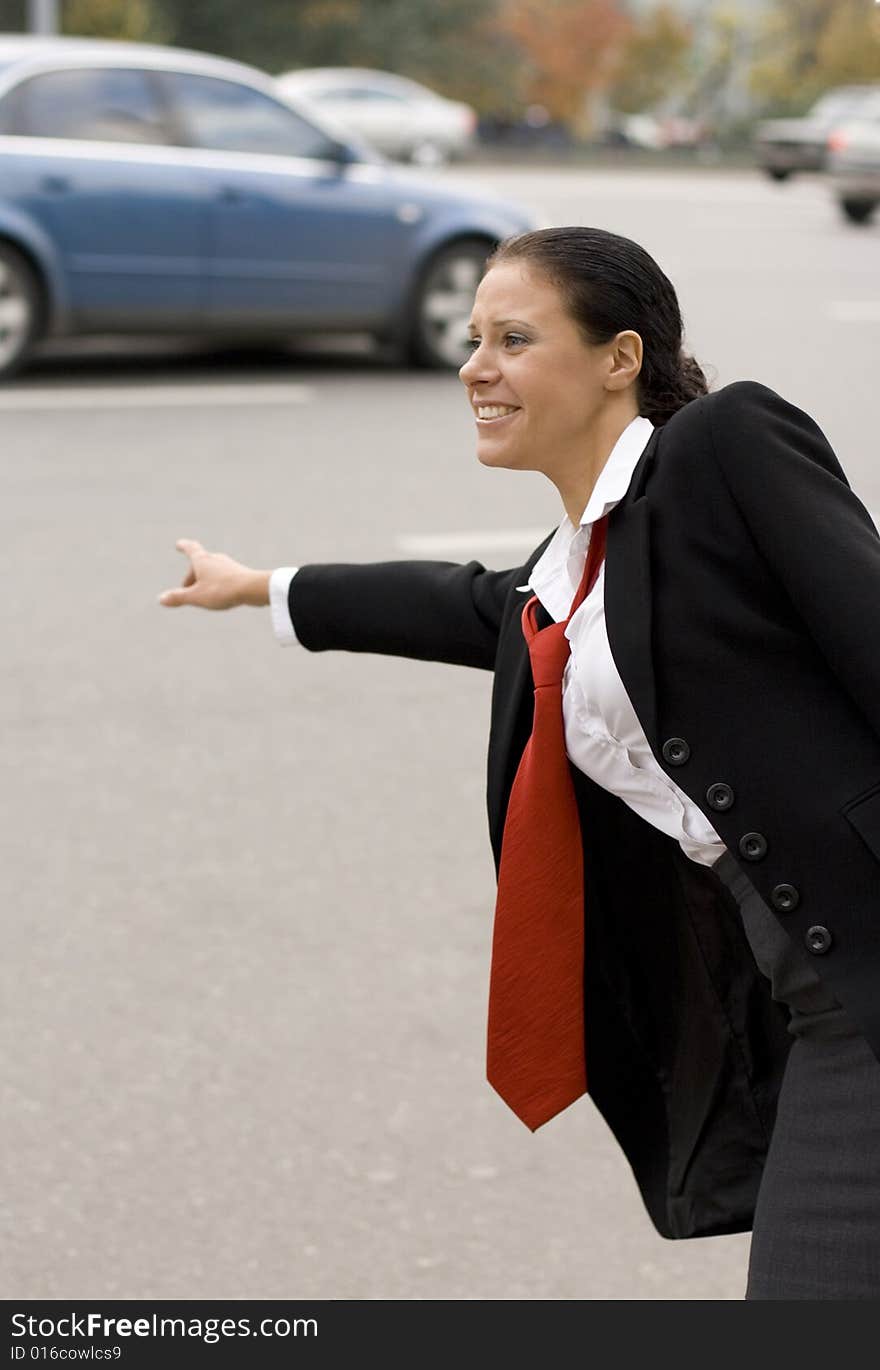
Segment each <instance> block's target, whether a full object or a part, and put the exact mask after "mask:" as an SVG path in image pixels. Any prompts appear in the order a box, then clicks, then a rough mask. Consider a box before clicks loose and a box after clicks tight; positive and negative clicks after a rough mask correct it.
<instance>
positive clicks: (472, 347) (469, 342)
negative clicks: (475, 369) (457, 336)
mask: <svg viewBox="0 0 880 1370" xmlns="http://www.w3.org/2000/svg"><path fill="white" fill-rule="evenodd" d="M464 345H465V347H466V348H467V350H468V352H476V350H477V348H478V347H479V345H480V339H479V338H467V339H466V340H465V344H464Z"/></svg>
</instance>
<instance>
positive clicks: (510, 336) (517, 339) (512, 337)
mask: <svg viewBox="0 0 880 1370" xmlns="http://www.w3.org/2000/svg"><path fill="white" fill-rule="evenodd" d="M504 341H505V342H506V343H510V345H511V346H512V347H520V346H521V345H522V344H523V343H527V342H528V338H524V337H523V335H522V333H505V335H504Z"/></svg>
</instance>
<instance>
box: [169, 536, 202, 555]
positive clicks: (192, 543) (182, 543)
mask: <svg viewBox="0 0 880 1370" xmlns="http://www.w3.org/2000/svg"><path fill="white" fill-rule="evenodd" d="M174 545H175V547H176V548H177V550H178V552H185V553H186V555H187V556H188V557H191V556H196V555H197V554H198V553H199V552H204V550H205V549H204V547H203V546H202V544H201V543H200V542H196V540H195V538H178V539H177V542H176V543H175V544H174Z"/></svg>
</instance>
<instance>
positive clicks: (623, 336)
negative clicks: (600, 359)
mask: <svg viewBox="0 0 880 1370" xmlns="http://www.w3.org/2000/svg"><path fill="white" fill-rule="evenodd" d="M641 369H642V340H641V337H640V336H639V334H638V333H634V332H633V331H632V329H627V330H626V331H625V332H624V333H618V334H617V336H616V337H615V338H614V339H613V340H612V342H611V343H610V344H609V353H608V374H607V376H606V377H605V389H606V390H625V389H626V388H627V386H628V385H633V384H634V383H635V381H636V378H637V377H638V374H639V372H640V371H641Z"/></svg>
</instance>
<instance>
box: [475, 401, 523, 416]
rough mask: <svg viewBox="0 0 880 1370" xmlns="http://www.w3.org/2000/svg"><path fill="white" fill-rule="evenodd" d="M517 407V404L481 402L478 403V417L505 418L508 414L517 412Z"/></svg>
mask: <svg viewBox="0 0 880 1370" xmlns="http://www.w3.org/2000/svg"><path fill="white" fill-rule="evenodd" d="M516 408H517V406H516V405H515V404H480V405H477V418H480V419H503V418H504V416H505V415H506V414H513V413H515V411H516Z"/></svg>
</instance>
